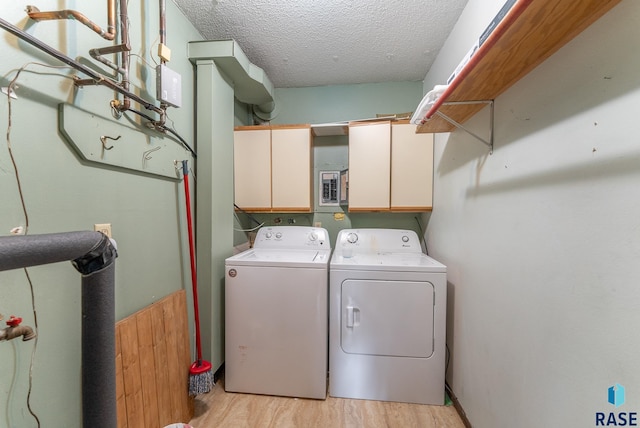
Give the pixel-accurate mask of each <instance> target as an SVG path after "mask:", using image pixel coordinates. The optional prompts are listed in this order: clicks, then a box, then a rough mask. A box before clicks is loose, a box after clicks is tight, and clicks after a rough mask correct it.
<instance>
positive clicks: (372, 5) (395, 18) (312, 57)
mask: <svg viewBox="0 0 640 428" xmlns="http://www.w3.org/2000/svg"><path fill="white" fill-rule="evenodd" d="M174 1H175V3H176V4H177V5H178V7H179V8H180V9H181V10H182V11H183V13H184V14H185V16H186V17H187V19H189V20H190V21H191V22H192V23H193V25H194V26H195V27H196V28H197V29H198V31H199V32H200V33H201V34H202V35H203V37H204V38H205V39H207V40H225V39H235V40H236V41H237V42H238V43H239V45H240V47H241V48H242V50H243V51H244V52H245V53H246V55H247V57H249V60H250V61H251V62H252V63H254V64H255V65H257V66H258V67H260V68H262V69H263V70H264V71H265V72H266V74H267V76H269V79H270V80H271V81H272V82H273V84H274V86H275V87H277V88H286V87H304V86H323V85H338V84H353V83H372V82H399V81H420V80H422V79H423V78H424V76H425V75H426V74H427V71H428V70H429V67H430V66H431V63H432V62H433V60H434V59H435V57H436V55H437V54H438V51H439V50H440V48H441V47H442V44H443V43H444V41H445V40H446V38H447V36H448V35H449V32H450V31H451V29H452V27H453V25H454V24H455V22H456V21H457V19H458V17H459V16H460V14H461V13H462V9H463V8H464V6H465V5H466V3H467V1H468V0H402V1H401V0H387V1H384V0H298V1H295V0H288V1H287V0H174ZM168 32H169V36H170V32H171V29H168Z"/></svg>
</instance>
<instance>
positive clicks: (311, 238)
mask: <svg viewBox="0 0 640 428" xmlns="http://www.w3.org/2000/svg"><path fill="white" fill-rule="evenodd" d="M316 239H318V234H317V233H315V232H311V233H310V234H309V240H310V241H315V240H316Z"/></svg>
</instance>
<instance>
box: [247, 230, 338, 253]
mask: <svg viewBox="0 0 640 428" xmlns="http://www.w3.org/2000/svg"><path fill="white" fill-rule="evenodd" d="M253 248H281V249H296V248H300V249H308V248H317V249H331V243H330V242H329V233H328V232H327V230H326V229H323V228H321V227H307V226H273V227H263V228H261V229H260V230H258V234H257V235H256V239H255V241H254V243H253Z"/></svg>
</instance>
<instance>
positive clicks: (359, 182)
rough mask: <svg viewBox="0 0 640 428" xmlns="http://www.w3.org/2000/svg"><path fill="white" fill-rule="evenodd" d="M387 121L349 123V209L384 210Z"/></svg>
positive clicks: (388, 140) (387, 168)
mask: <svg viewBox="0 0 640 428" xmlns="http://www.w3.org/2000/svg"><path fill="white" fill-rule="evenodd" d="M390 157H391V123H390V122H376V123H366V124H364V123H355V124H351V125H349V211H388V210H389V208H390V205H389V203H390V199H389V194H390V192H391V175H390V173H391V162H390Z"/></svg>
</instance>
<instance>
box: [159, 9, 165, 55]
mask: <svg viewBox="0 0 640 428" xmlns="http://www.w3.org/2000/svg"><path fill="white" fill-rule="evenodd" d="M159 1H160V4H159V9H160V44H162V45H166V44H167V4H166V2H165V0H159ZM161 60H162V59H161ZM162 62H163V63H164V60H162Z"/></svg>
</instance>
